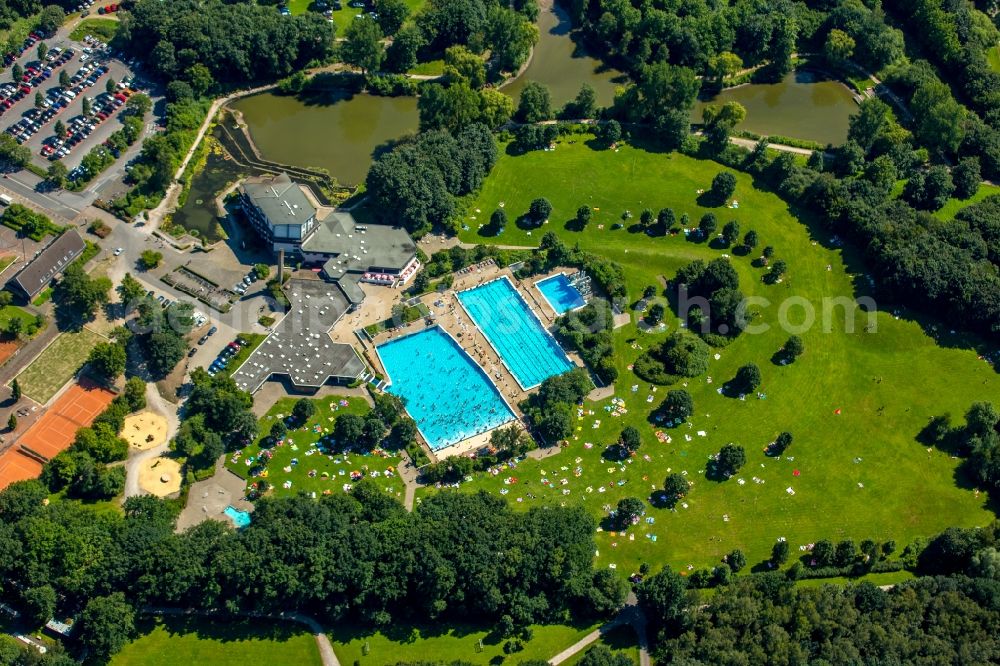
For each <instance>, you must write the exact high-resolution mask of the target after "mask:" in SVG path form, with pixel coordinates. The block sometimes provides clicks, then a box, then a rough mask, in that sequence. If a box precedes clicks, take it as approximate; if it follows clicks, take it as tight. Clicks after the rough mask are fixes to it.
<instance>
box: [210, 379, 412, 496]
mask: <svg viewBox="0 0 1000 666" xmlns="http://www.w3.org/2000/svg"><path fill="white" fill-rule="evenodd" d="M295 402H296V399H295V398H282V399H281V400H279V401H278V402H276V403H275V404H274V406H273V407H271V409H270V410H269V411H268V412H267V414H265V415H264V418H262V419H261V420H260V439H259V440H258V441H257V442H256V443H254V444H252V445H250V446H248V447H246V448H244V449H242V450H241V451H238V452H236V453H230V454H228V456H227V458H226V466H227V467H228V468H229V469H231V470H232V471H233V472H235V473H236V474H238V475H239V476H241V477H243V478H246V479H247V480H248V483H253V482H254V480H255V479H254V478H253V477H250V476H249V471H250V469H251V467H252V465H247V461H248V460H251V459H253V460H256V459H257V457H258V456H259V455H260V452H261V450H262V448H261V446H260V444H261V442H264V441H265V440H266V439H267V437H268V433H269V432H270V430H271V426H273V425H274V423H275V422H276V421H277V419H279V418H286V417H288V416H289V415H290V414H291V413H292V408H293V407H294V405H295ZM313 402H314V403H315V405H316V414H315V415H314V416H313V418H312V419H310V420H309V422H308V423H307V424H306V425H305V426H304V427H302V428H297V429H295V430H292V429H289V431H288V435H286V437H285V439H284V440H283V442H282V443H280V444H278V445H276V446H273V447H271V448H270V450H271V451H272V453H273V457H272V459H271V461H270V463H268V465H267V470H265V471H266V473H267V476H266V477H263V478H266V480H267V482H268V483H269V484H270V485H271V486H272V488H273V490H272V491H271V492H272V493H273V494H274V496H276V497H289V496H295V495H298V494H299V493H302V492H306V493H313V494H315V495H321V494H324V493H327V494H328V493H334V492H343V491H344V486H345V485H349V484H350V483H351V473H352V472H357V473H361V474H363V475H364V476H365V477H367V478H369V479H372V480H373V481H374V482H375V483H376V484H377V485H378V487H380V488H384V489H385V491H386V492H387V493H390V494H392V495H393V496H394V497H396V498H398V499H399V500H400V501H402V498H403V482H402V481H401V480H400V479H399V477H398V476H397V475H396V472H395V470H396V467H397V466H398V465H399V462H400V458H399V455H398V454H394V453H389V452H381V451H377V452H373V453H371V454H370V455H358V454H354V453H350V454H339V455H327V454H323V453H320V452H319V450H318V449H317V448H314V446H313V445H314V444H316V443H317V442H319V440H320V439H322V438H323V437H324V436H326V435H327V434H328V433H330V432H332V431H333V423H334V420H335V419H336V417H337V416H339V415H341V414H358V415H362V416H363V415H365V414H367V413H368V412H369V411H370V408H369V406H368V403H367V402H365V401H364V400H363V399H362V398H355V397H350V398H344V397H341V396H326V397H323V398H318V399H316V400H314V401H313ZM345 402H346V405H345V404H343V403H345ZM286 470H287V471H286ZM324 474H325V475H326V476H324ZM286 483H290V485H288V486H287V487H286V485H285V484H286Z"/></svg>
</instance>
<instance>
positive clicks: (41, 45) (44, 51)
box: [36, 42, 49, 60]
mask: <svg viewBox="0 0 1000 666" xmlns="http://www.w3.org/2000/svg"><path fill="white" fill-rule="evenodd" d="M36 53H37V54H38V59H39V60H45V56H47V55H48V54H49V45H48V44H46V43H45V42H38V49H37V51H36Z"/></svg>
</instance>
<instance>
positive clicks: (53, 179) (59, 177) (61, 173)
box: [45, 160, 69, 187]
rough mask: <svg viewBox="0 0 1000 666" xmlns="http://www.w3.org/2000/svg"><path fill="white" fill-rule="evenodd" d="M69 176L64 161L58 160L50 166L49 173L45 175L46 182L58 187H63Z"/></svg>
mask: <svg viewBox="0 0 1000 666" xmlns="http://www.w3.org/2000/svg"><path fill="white" fill-rule="evenodd" d="M68 176H69V169H67V168H66V165H65V164H63V163H62V160H56V161H54V162H52V163H50V164H49V168H48V171H46V173H45V180H47V181H48V182H50V183H52V184H53V185H55V186H56V187H62V186H63V184H64V183H65V182H66V178H67V177H68Z"/></svg>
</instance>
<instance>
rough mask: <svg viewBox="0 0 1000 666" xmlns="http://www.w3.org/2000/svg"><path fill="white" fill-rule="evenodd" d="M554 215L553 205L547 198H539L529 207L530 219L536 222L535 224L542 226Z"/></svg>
mask: <svg viewBox="0 0 1000 666" xmlns="http://www.w3.org/2000/svg"><path fill="white" fill-rule="evenodd" d="M551 214H552V204H550V203H549V200H548V199H546V198H545V197H539V198H537V199H535V200H533V201H532V202H531V205H530V206H529V207H528V217H529V218H530V219H531V220H532V221H533V222H535V224H541V223H542V222H544V221H546V220H547V219H549V215H551Z"/></svg>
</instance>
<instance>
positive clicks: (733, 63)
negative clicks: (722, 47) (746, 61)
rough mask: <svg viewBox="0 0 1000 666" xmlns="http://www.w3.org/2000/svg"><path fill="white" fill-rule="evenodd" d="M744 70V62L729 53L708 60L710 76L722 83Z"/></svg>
mask: <svg viewBox="0 0 1000 666" xmlns="http://www.w3.org/2000/svg"><path fill="white" fill-rule="evenodd" d="M741 69H743V60H742V59H741V58H740V57H739V56H738V55H736V54H735V53H731V52H729V51H723V52H722V53H720V54H718V55H715V56H712V57H711V58H709V59H708V72H709V75H710V76H712V77H713V78H715V79H716V80H718V82H719V83H722V81H723V79H725V78H726V77H729V76H733V75H735V74H736V73H737V72H739V71H740V70H741Z"/></svg>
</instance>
